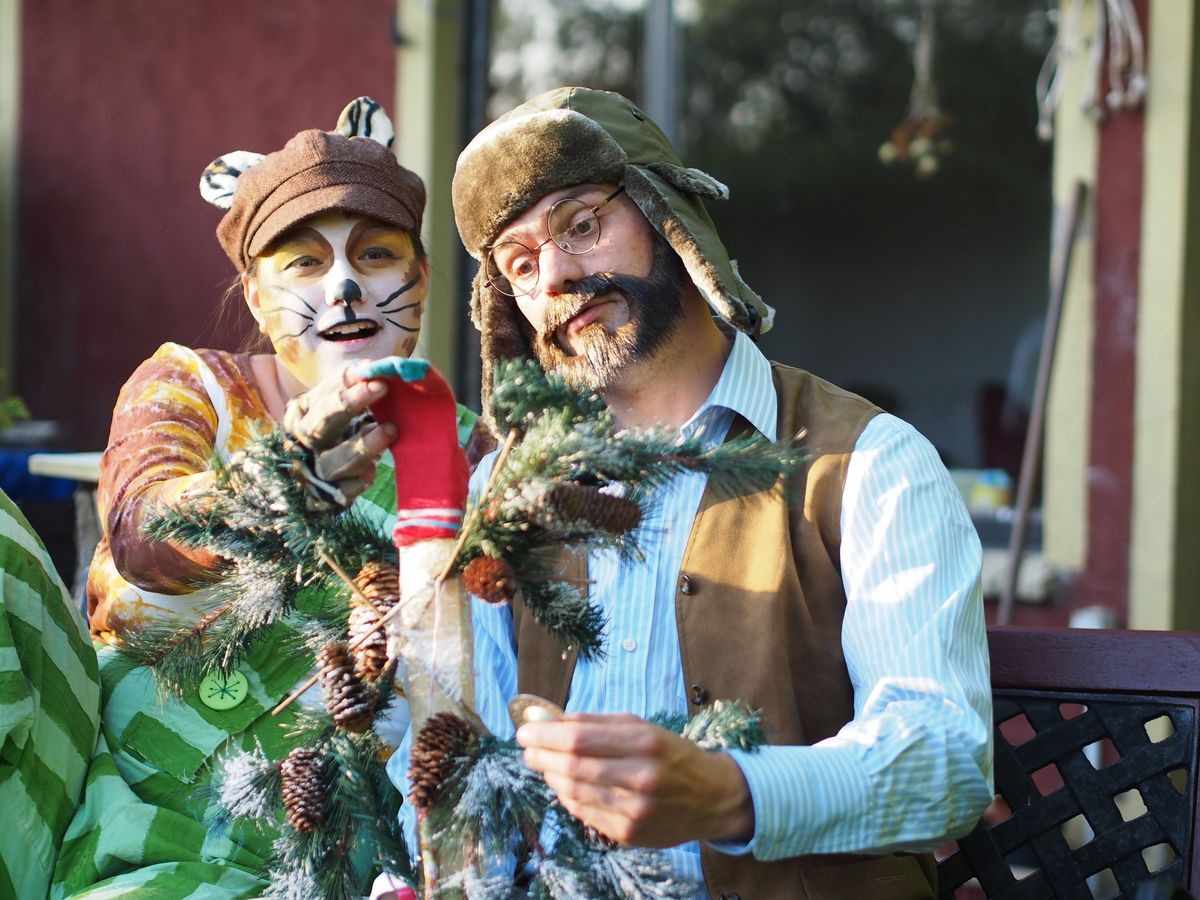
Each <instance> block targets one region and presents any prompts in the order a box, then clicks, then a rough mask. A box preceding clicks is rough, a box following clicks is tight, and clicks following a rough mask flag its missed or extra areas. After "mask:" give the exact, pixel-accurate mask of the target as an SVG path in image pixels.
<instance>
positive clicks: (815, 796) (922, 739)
mask: <svg viewBox="0 0 1200 900" xmlns="http://www.w3.org/2000/svg"><path fill="white" fill-rule="evenodd" d="M776 407H777V398H776V393H775V388H774V384H773V382H772V380H771V370H770V364H769V363H768V362H767V360H766V358H765V357H764V356H763V355H762V353H761V352H760V351H759V350H758V348H757V347H755V346H754V344H753V343H752V342H751V341H750V340H749V339H748V338H747V337H745V335H743V334H741V333H737V334H736V335H735V338H734V341H733V346H732V348H731V350H730V353H729V357H728V359H727V361H726V364H725V368H724V370H723V372H722V375H721V377H720V379H719V380H718V382H717V384H716V386H715V387H714V388H713V390H712V393H711V394H710V396H709V398H708V400H707V401H706V402H705V403H704V404H703V406H701V407H700V409H699V410H698V411H697V412H696V414H695V415H694V416H693V417H692V418H691V419H690V420H689V421H688V422H687V423H686V424H685V425H684V426H683V429H682V431H683V433H684V434H686V435H689V436H690V435H701V436H703V437H704V438H705V439H706V440H708V441H711V442H713V443H717V442H719V441H722V440H723V439H724V438H725V435H726V433H727V432H728V430H729V427H730V425H731V424H732V422H733V419H734V415H735V413H736V414H740V415H741V416H743V417H744V418H745V419H746V420H747V421H748V422H749V423H750V424H751V425H752V426H753V427H754V428H755V429H757V430H758V431H759V432H761V433H762V434H763V435H765V436H766V437H767V438H769V439H771V440H774V439H776V434H775V431H776V417H777V409H776ZM493 460H494V457H489V458H487V459H485V460H484V461H483V463H482V464H481V465H480V467H479V468H478V469H477V470H476V472H475V475H474V478H473V482H472V486H473V488H474V489H476V490H478V489H480V488H481V487H482V484H483V483H484V481H485V480H486V478H487V476H488V473H489V471H490V469H491V464H492V462H493ZM705 481H706V479H705V476H704V475H702V474H699V473H685V474H683V475H680V476H678V477H677V478H675V479H673V480H672V481H671V482H670V483H669V484H667V485H665V486H664V487H663V488H662V489H660V490H659V491H658V492H657V493H656V495H655V497H654V505H655V509H656V514H655V516H654V517H653V518H651V519H648V520H647V521H646V522H644V523H643V524H642V525H641V526H640V527H641V529H642V530H643V537H642V540H641V542H640V543H641V546H642V547H643V549H644V551H645V559H644V560H643V561H641V562H638V563H634V562H631V561H628V560H625V561H622V560H621V559H619V558H618V557H617V556H616V555H615V554H613V553H593V555H592V557H591V559H590V563H589V564H590V575H591V578H592V581H593V589H592V593H591V597H592V599H593V601H594V602H595V603H597V604H598V605H599V606H600V607H601V608H602V609H603V611H604V614H605V617H606V621H607V625H606V628H605V649H606V651H607V652H606V656H605V658H604V659H603V660H601V661H592V662H584V661H582V660H581V661H580V662H579V664H578V665H577V666H576V669H575V673H574V677H573V680H572V682H571V691H570V696H569V699H568V701H567V710H568V711H570V712H575V711H579V712H584V711H586V712H604V713H608V712H632V713H635V714H637V715H640V716H649V715H653V714H654V713H658V712H663V711H670V712H676V713H685V714H686V712H687V701H686V692H685V685H684V682H683V669H682V665H681V662H680V657H679V640H678V636H677V633H676V629H675V588H676V580H677V578H678V574H679V569H680V565H681V563H682V559H683V553H684V547H685V544H686V542H687V539H688V535H689V533H690V531H691V527H692V521H693V519H694V518H695V515H696V511H697V509H698V508H699V504H700V497H701V494H702V493H703V491H704V486H705ZM841 524H842V545H841V562H842V580H843V583H844V585H845V588H846V596H847V600H848V603H847V608H846V615H845V619H844V621H843V628H842V649H843V653H844V656H845V659H846V663H847V667H848V670H849V673H850V678H851V681H852V683H853V686H854V709H855V715H854V719H853V720H852V721H851V722H850V723H848V724H847V725H846V726H845V727H844V728H842V730H841V731H840V732H839V733H838V734H837V735H835V736H834V737H832V738H829V739H828V740H825V741H822V742H820V743H819V744H816V745H813V746H810V747H765V748H763V749H762V750H760V751H759V752H757V753H734V754H733V756H734V758H735V759H736V760H737V762H738V764H739V765H740V766H741V768H742V771H743V773H744V774H745V776H746V780H747V783H748V784H749V786H750V792H751V796H752V800H753V804H754V812H755V832H754V836H753V838H752V840H751V841H750V843H749V844H747V845H737V846H734V845H730V844H719V845H717V846H718V847H719V849H721V850H722V851H724V852H729V853H748V852H752V853H753V854H754V855H755V857H757V858H758V859H763V860H770V859H778V858H782V857H788V856H796V855H800V854H807V853H840V852H849V851H859V850H885V849H898V848H903V849H924V848H929V847H933V846H937V845H938V844H940V843H942V840H943V838H944V836H946V835H947V834H948V833H950V832H954V831H959V830H965V829H966V828H969V827H970V825H971V824H972V823H973V822H974V820H975V819H976V818H977V817H978V816H979V814H980V813H981V812H982V811H983V808H984V807H985V806H986V805H987V804H988V802H989V801H990V800H991V798H992V789H991V693H990V685H989V673H988V658H987V644H986V636H985V627H984V618H983V604H982V601H981V594H980V585H979V572H980V565H981V550H980V547H979V540H978V538H977V536H976V534H975V531H974V528H973V527H972V525H971V521H970V518H969V517H968V515H967V513H966V510H965V509H964V507H963V504H962V501H961V498H960V497H959V494H958V491H957V489H956V488H955V486H954V484H953V482H952V481H951V479H950V477H949V474H948V473H947V472H946V470H945V468H944V467H943V466H942V464H941V461H940V460H939V459H938V456H937V453H936V452H935V451H934V449H933V447H932V446H931V445H930V444H929V443H928V441H926V440H925V439H924V438H923V437H921V436H920V435H919V434H918V433H917V432H916V430H915V429H913V428H912V427H911V426H910V425H908V424H906V423H904V422H902V421H901V420H899V419H897V418H895V417H894V416H890V415H879V416H876V417H875V418H874V419H872V420H871V422H870V423H869V424H868V425H867V427H866V428H865V429H864V431H863V432H862V434H861V436H860V438H859V440H858V442H857V444H856V445H855V448H854V452H853V453H852V454H851V458H850V464H849V467H848V470H847V475H846V483H845V488H844V493H843V502H842V523H841ZM474 624H475V642H476V649H475V653H476V656H475V667H476V672H477V676H478V677H477V682H476V700H477V704H478V707H479V713H480V715H481V717H482V719H483V721H484V722H485V723H486V724H487V726H488V727H489V728H491V729H492V730H493V731H494V732H495V733H496V734H498V735H501V736H511V735H512V733H513V726H512V723H511V722H510V721H509V718H508V712H507V707H506V704H507V701H508V699H509V698H510V697H512V696H513V695H514V694H515V693H516V691H517V663H516V654H515V648H514V645H513V637H512V613H511V611H510V609H509V608H508V607H506V606H491V605H489V604H485V603H482V602H479V601H476V603H475V607H474ZM728 699H737V698H728ZM397 755H400V754H397ZM396 774H399V773H396ZM668 853H669V854H670V856H671V859H672V863H673V864H674V866H675V867H676V869H677V871H678V872H679V874H680V875H682V876H685V877H688V878H691V879H694V880H696V881H702V876H701V871H700V856H699V843H698V842H693V843H690V844H684V845H681V846H680V847H677V848H674V849H673V850H670V851H668Z"/></svg>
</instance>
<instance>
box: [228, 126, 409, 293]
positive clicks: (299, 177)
mask: <svg viewBox="0 0 1200 900" xmlns="http://www.w3.org/2000/svg"><path fill="white" fill-rule="evenodd" d="M334 210H339V211H341V212H349V213H358V214H360V215H365V216H373V217H375V218H376V219H379V220H381V221H383V222H387V223H388V224H390V225H395V226H397V227H398V228H404V229H407V230H408V231H411V232H413V233H414V234H418V235H419V234H420V231H421V215H422V213H423V212H424V211H425V185H424V184H423V183H422V182H421V179H420V178H419V177H418V176H417V175H416V174H415V173H413V172H410V171H409V170H408V169H406V168H404V167H403V166H401V165H400V163H399V162H397V161H396V157H395V156H394V155H393V154H392V151H391V150H390V149H388V148H387V147H385V146H383V145H382V144H380V143H378V142H376V141H374V140H371V139H370V138H367V137H350V138H348V137H344V136H343V135H341V134H337V133H334V132H328V131H319V130H316V129H313V130H310V131H302V132H300V133H299V134H297V135H296V136H295V137H294V138H292V139H291V140H290V141H288V142H287V144H286V145H285V146H284V148H283V149H282V150H278V151H276V152H275V153H271V154H268V155H267V156H266V157H265V158H263V160H262V162H260V163H258V164H257V165H255V166H254V167H253V168H250V169H248V170H247V171H245V172H243V173H242V174H241V175H240V177H239V178H238V179H237V190H236V191H234V193H233V198H232V203H231V204H230V206H229V212H227V213H226V214H225V216H224V217H223V218H222V219H221V222H220V224H219V225H218V226H217V240H218V241H220V243H221V247H222V249H223V250H224V251H225V253H226V255H227V256H228V257H229V258H230V260H232V261H233V264H234V265H235V266H236V267H237V269H238V271H239V272H242V271H245V269H246V268H247V266H249V265H250V261H251V260H253V259H254V257H256V256H258V254H260V253H262V251H263V250H264V249H266V247H267V246H268V245H269V244H270V243H271V242H272V241H273V240H275V239H276V238H277V237H279V236H280V235H281V234H283V233H284V232H285V231H287V230H288V229H289V228H291V227H292V226H293V225H296V224H298V223H300V222H302V221H304V220H305V219H307V218H310V217H311V216H315V215H319V214H321V213H325V212H330V211H334Z"/></svg>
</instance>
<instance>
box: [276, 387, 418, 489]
mask: <svg viewBox="0 0 1200 900" xmlns="http://www.w3.org/2000/svg"><path fill="white" fill-rule="evenodd" d="M386 393H387V382H386V381H383V380H378V379H377V380H370V381H358V380H356V375H355V374H353V368H352V367H351V368H347V369H346V370H345V371H344V372H339V373H337V374H335V375H332V376H330V377H328V378H326V379H324V380H322V381H321V382H320V383H319V384H317V385H315V386H314V387H313V388H311V389H310V390H308V391H306V392H305V393H303V394H301V395H300V396H299V397H296V398H295V399H294V400H292V401H291V402H289V403H288V405H287V410H286V411H285V413H284V416H283V427H284V428H285V429H286V430H287V431H288V433H290V434H291V435H292V436H294V437H295V438H296V439H297V440H298V441H300V443H302V444H303V445H304V446H306V447H308V448H309V449H310V450H312V451H313V454H314V457H313V469H314V470H315V474H316V476H317V477H318V478H319V479H321V480H322V481H325V482H328V483H329V484H332V485H335V486H336V487H337V488H338V490H340V491H341V492H342V494H343V495H344V497H345V501H346V502H347V503H349V502H350V501H352V500H353V499H354V498H355V497H357V496H358V495H359V494H361V493H362V492H363V491H365V490H366V489H367V486H368V485H370V484H371V482H372V481H374V479H375V462H376V460H378V459H379V457H380V455H381V454H382V453H383V451H384V450H386V449H387V448H388V446H389V445H390V444H391V443H392V441H393V440H395V438H396V426H394V425H392V424H390V423H384V424H382V425H380V424H374V423H373V424H370V425H368V426H367V427H366V428H363V429H361V430H358V431H356V432H353V433H349V434H348V433H347V429H348V428H349V426H350V424H351V422H353V421H354V419H355V418H356V417H357V416H359V415H361V414H362V413H363V411H365V410H366V409H367V407H368V406H370V405H371V404H372V403H374V402H375V401H376V400H378V399H380V398H381V397H382V396H383V395H384V394H386Z"/></svg>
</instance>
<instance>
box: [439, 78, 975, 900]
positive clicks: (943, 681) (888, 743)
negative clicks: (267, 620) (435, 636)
mask: <svg viewBox="0 0 1200 900" xmlns="http://www.w3.org/2000/svg"><path fill="white" fill-rule="evenodd" d="M453 194H454V198H453V199H454V211H455V219H456V222H457V224H458V228H459V233H460V235H461V236H462V239H463V243H464V244H465V245H466V247H467V249H468V250H469V251H470V252H471V254H472V255H473V256H475V258H476V259H479V260H480V261H481V265H480V271H479V274H478V275H477V277H476V279H475V282H474V290H473V295H472V307H471V308H472V316H473V318H474V321H475V323H476V325H477V326H478V327H479V328H480V330H481V332H482V348H483V369H484V388H483V390H484V395H485V401H486V396H487V393H488V390H489V386H490V380H491V372H492V369H493V367H494V365H495V363H496V361H497V360H499V359H502V358H506V357H515V356H530V357H534V358H536V359H537V360H538V361H539V362H540V363H541V365H542V366H543V367H544V368H546V369H547V370H553V371H556V372H559V373H562V374H563V375H564V376H566V377H567V378H568V379H569V380H571V381H572V382H573V383H575V384H578V385H580V386H585V387H588V388H591V389H595V390H598V391H599V392H601V394H602V395H603V397H604V399H605V401H606V403H607V404H608V406H609V407H610V408H611V409H612V412H613V414H614V416H615V417H616V419H617V421H618V422H620V423H622V424H628V425H639V426H646V425H664V426H667V427H670V428H675V429H678V430H679V431H680V432H681V433H682V434H684V435H689V436H690V435H696V434H699V435H703V436H704V437H705V438H707V439H708V440H711V441H714V442H717V441H721V440H724V439H725V438H726V437H727V436H730V435H737V434H744V433H746V432H747V431H748V430H755V431H758V432H760V433H762V434H764V435H765V436H766V437H768V438H770V439H773V440H774V439H782V438H794V439H795V440H797V441H798V442H799V443H801V444H802V445H803V446H804V447H805V449H806V451H807V454H808V459H807V462H806V464H805V466H804V468H803V470H802V471H801V472H800V473H799V474H798V475H797V476H795V477H794V478H793V479H792V483H791V484H790V485H789V487H788V489H787V490H784V489H777V490H775V491H771V492H763V493H761V494H756V495H753V496H751V497H749V498H742V499H735V500H730V499H724V500H722V499H721V498H719V497H716V496H712V495H710V494H709V493H708V492H707V491H706V484H705V479H704V477H703V476H702V475H700V474H697V473H686V474H683V475H681V476H679V477H677V478H675V479H674V480H673V481H672V482H670V483H669V484H667V485H664V486H663V487H662V488H661V489H660V490H658V491H657V493H656V496H655V498H654V499H655V504H656V509H657V515H656V516H655V518H654V519H653V520H652V521H650V522H649V523H648V524H647V525H646V526H645V527H646V528H647V530H646V531H645V533H644V535H643V540H642V541H641V543H642V545H643V546H644V548H645V558H644V559H643V560H641V561H637V562H634V561H630V560H622V559H619V558H617V557H616V556H614V555H610V554H602V553H593V554H591V555H590V556H589V558H588V560H587V573H586V578H587V580H588V582H589V583H590V591H591V597H592V599H593V601H594V602H595V603H597V604H598V605H599V606H600V607H601V608H602V609H603V611H604V613H605V615H606V619H607V623H608V625H607V628H606V632H605V636H606V646H605V651H606V652H605V656H604V658H603V659H602V660H597V661H584V660H577V658H576V655H575V654H573V653H567V654H563V653H562V651H561V648H559V647H558V646H557V644H556V643H555V642H554V640H553V639H552V638H551V637H550V636H549V635H547V634H546V633H545V632H544V631H542V629H540V627H539V626H537V625H536V623H534V622H533V620H532V617H531V616H529V615H528V614H526V613H525V611H524V610H523V608H522V607H521V604H520V602H519V599H518V601H517V602H515V603H514V605H513V607H512V608H511V609H510V608H508V607H491V606H486V605H484V604H476V610H475V627H476V638H477V648H476V667H477V672H478V685H477V696H478V698H479V704H480V710H481V714H482V715H483V717H484V720H485V721H486V722H487V724H488V726H489V727H491V728H492V729H494V730H495V731H496V732H498V733H501V734H503V733H505V732H506V729H507V730H508V731H509V732H510V731H511V725H508V724H507V716H506V713H505V704H506V702H507V700H508V699H509V698H510V697H511V696H512V695H514V694H515V693H517V692H527V693H534V694H538V695H541V696H543V697H546V698H548V699H550V700H553V701H555V702H557V703H559V704H560V705H562V706H564V707H565V709H566V711H567V713H568V716H567V718H566V720H565V721H561V722H537V723H528V724H526V725H524V726H522V727H521V729H520V731H519V732H518V733H517V739H518V740H519V741H520V742H521V743H522V745H524V746H525V748H526V761H527V762H528V763H529V764H530V765H531V766H533V767H534V768H536V769H538V770H540V771H542V772H543V774H544V775H545V778H546V781H547V783H548V784H549V785H550V786H551V787H552V788H553V789H554V790H555V791H556V793H557V794H558V796H559V798H560V800H561V801H562V803H563V805H564V806H565V807H566V808H567V809H568V810H569V811H570V812H571V813H573V814H574V815H576V816H578V817H579V818H580V819H582V820H583V821H584V822H585V823H587V824H589V825H591V826H593V827H594V828H595V829H596V830H597V831H598V832H599V833H601V834H602V835H606V836H607V837H609V838H611V839H614V840H617V841H619V842H622V843H628V844H635V845H641V846H649V847H660V848H666V850H667V853H668V855H669V857H670V860H671V863H672V865H673V866H674V867H675V869H676V871H677V872H678V873H679V874H680V875H682V876H683V877H686V878H690V879H693V880H695V881H697V882H703V883H704V888H705V891H706V892H707V893H709V894H711V895H712V896H721V897H737V896H743V897H746V898H750V897H754V898H760V897H771V898H776V897H777V898H794V897H809V898H827V897H851V896H854V897H858V898H866V897H870V898H922V897H934V896H936V876H935V873H934V871H933V866H932V858H931V857H930V856H929V855H928V854H927V853H924V852H923V851H927V850H929V849H931V848H933V847H935V846H937V845H938V844H940V843H941V842H942V841H944V840H945V839H946V837H947V836H950V835H954V834H961V833H963V832H965V831H966V830H968V829H969V828H970V827H971V826H972V825H973V824H974V822H975V820H976V819H977V818H978V816H979V815H980V813H981V812H982V810H983V808H984V807H985V806H986V805H987V803H988V802H989V801H990V800H991V797H992V791H991V745H990V735H991V726H990V722H991V709H990V690H989V677H988V666H987V649H986V639H985V629H984V620H983V611H982V603H981V598H980V589H979V568H980V558H981V552H980V548H979V542H978V539H977V538H976V536H975V532H974V529H973V528H972V526H971V523H970V520H969V518H968V517H967V515H966V512H965V510H964V509H963V506H962V502H961V500H960V499H959V497H958V494H957V492H956V490H955V488H954V486H953V483H952V482H951V480H950V478H949V476H948V474H947V473H946V471H945V469H944V467H942V465H941V463H940V461H939V460H938V458H937V455H936V453H935V452H934V450H933V448H932V447H931V446H930V445H929V444H928V442H926V441H925V440H924V439H923V438H921V437H920V435H918V434H917V433H916V432H915V431H914V430H913V429H912V428H911V427H910V426H908V425H907V424H905V423H903V422H901V421H900V420H898V419H896V418H894V417H892V416H889V415H887V414H885V413H882V412H881V411H880V410H878V409H877V408H876V407H874V406H872V405H871V404H869V403H867V402H866V401H865V400H863V399H861V398H859V397H856V396H854V395H852V394H848V393H846V392H844V391H841V390H839V389H838V388H836V387H834V386H833V385H830V384H829V383H827V382H824V381H821V380H820V379H818V378H816V377H814V376H812V375H810V374H808V373H806V372H803V371H800V370H797V369H792V368H789V367H787V366H782V365H779V364H775V363H770V362H768V361H767V360H766V359H765V357H763V355H762V354H761V353H760V352H759V351H758V349H757V348H756V347H755V345H754V343H753V338H755V337H756V336H758V335H759V334H762V333H763V332H765V331H767V330H768V329H769V328H770V327H771V325H772V317H773V311H772V310H771V308H770V307H769V306H767V305H766V304H765V303H764V302H763V301H762V300H761V299H760V298H759V297H758V295H757V294H755V293H754V291H752V290H751V289H750V288H749V287H748V286H747V285H746V283H745V282H744V281H743V280H742V279H741V276H740V274H739V273H738V270H737V267H736V265H735V264H734V263H733V262H732V261H731V260H730V259H729V256H728V253H727V251H726V250H725V248H724V246H723V244H722V243H721V241H720V238H719V237H718V235H717V233H716V229H715V227H714V226H713V223H712V221H711V219H710V218H709V216H708V213H707V212H706V210H705V208H704V204H703V201H704V199H709V200H715V199H724V198H725V197H726V196H727V195H728V191H727V189H726V188H725V186H724V185H722V184H720V183H719V182H717V181H716V180H715V179H713V178H711V177H710V176H708V175H706V174H705V173H703V172H700V171H698V170H696V169H691V168H687V167H685V166H684V165H683V163H682V162H681V161H680V160H679V158H678V156H677V154H676V153H675V151H674V149H673V148H672V147H671V145H670V143H669V142H668V141H667V139H666V138H665V136H664V135H663V134H662V132H661V131H660V130H659V129H658V127H657V126H655V125H654V123H653V122H651V121H650V120H649V119H647V118H646V116H645V114H644V113H642V112H641V110H639V109H638V108H637V107H636V106H634V105H633V104H632V103H630V102H629V101H628V100H626V99H625V98H624V97H621V96H619V95H617V94H611V93H605V92H600V91H592V90H587V89H583V88H560V89H558V90H555V91H551V92H548V93H546V94H542V95H540V96H538V97H535V98H533V99H532V100H530V101H528V102H527V103H525V104H523V105H521V106H519V107H517V108H516V109H514V110H512V111H511V112H509V113H508V114H506V115H504V116H502V117H501V118H500V119H498V120H497V121H495V122H494V123H492V124H491V125H489V126H488V127H487V128H485V129H484V130H483V131H482V132H480V134H479V135H478V136H477V137H476V138H475V139H474V140H473V141H472V142H471V143H470V145H469V146H468V147H467V148H466V149H465V150H464V151H463V153H462V155H461V156H460V157H459V161H458V167H457V170H456V173H455V177H454V184H453ZM490 462H491V461H490V460H484V462H483V463H482V464H481V465H480V467H479V469H478V470H477V472H476V475H475V477H476V479H477V480H478V481H482V480H483V479H485V478H486V476H487V474H488V471H489V469H490ZM718 699H728V700H735V699H737V700H741V701H743V702H745V703H746V704H748V705H749V706H750V707H752V708H755V709H759V710H761V711H762V719H763V723H764V727H765V730H766V733H767V736H768V739H769V741H770V746H767V747H764V748H762V749H761V750H759V751H758V752H742V751H737V750H730V751H725V752H714V751H711V750H705V749H701V748H699V747H697V746H696V745H694V744H692V743H690V742H687V741H685V740H683V739H682V738H679V737H677V736H675V735H673V734H671V733H669V732H667V731H665V730H663V729H661V728H658V727H657V726H655V725H652V724H650V723H649V722H647V721H646V719H647V718H648V717H650V716H653V715H655V714H657V713H663V712H667V713H673V714H685V715H691V714H694V713H696V712H697V711H698V710H700V709H702V708H704V707H705V706H707V705H709V704H711V703H712V702H713V701H714V700H718Z"/></svg>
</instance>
